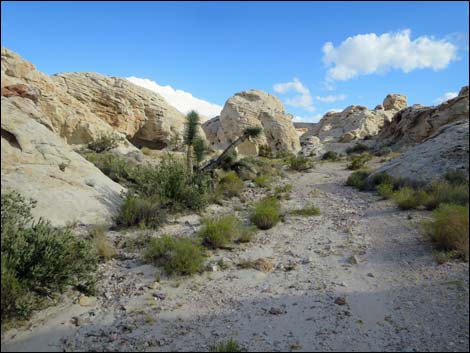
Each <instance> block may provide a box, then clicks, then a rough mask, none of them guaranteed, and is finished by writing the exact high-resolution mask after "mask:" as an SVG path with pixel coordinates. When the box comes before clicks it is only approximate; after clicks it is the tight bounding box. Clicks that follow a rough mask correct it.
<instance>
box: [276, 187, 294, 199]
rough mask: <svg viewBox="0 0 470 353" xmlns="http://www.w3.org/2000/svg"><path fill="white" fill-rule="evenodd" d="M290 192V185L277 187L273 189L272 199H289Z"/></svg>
mask: <svg viewBox="0 0 470 353" xmlns="http://www.w3.org/2000/svg"><path fill="white" fill-rule="evenodd" d="M291 192H292V184H285V185H279V186H276V187H275V188H274V197H276V198H277V199H279V200H281V199H289V197H290V194H291Z"/></svg>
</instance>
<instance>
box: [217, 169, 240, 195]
mask: <svg viewBox="0 0 470 353" xmlns="http://www.w3.org/2000/svg"><path fill="white" fill-rule="evenodd" d="M244 188H245V184H244V183H243V180H241V179H240V178H239V177H238V175H237V173H235V172H228V173H227V174H225V175H224V176H223V177H222V178H221V179H220V181H219V184H218V185H217V189H216V193H218V194H222V195H223V196H226V197H233V196H239V195H240V194H241V193H242V192H243V189H244Z"/></svg>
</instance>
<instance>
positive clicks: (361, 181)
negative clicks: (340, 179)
mask: <svg viewBox="0 0 470 353" xmlns="http://www.w3.org/2000/svg"><path fill="white" fill-rule="evenodd" d="M370 174H371V171H370V170H368V169H362V170H357V171H355V172H353V173H352V174H351V175H350V176H349V177H348V179H347V180H346V185H347V186H352V187H353V188H356V189H358V190H361V191H363V190H366V188H367V183H366V180H367V178H368V177H369V175H370Z"/></svg>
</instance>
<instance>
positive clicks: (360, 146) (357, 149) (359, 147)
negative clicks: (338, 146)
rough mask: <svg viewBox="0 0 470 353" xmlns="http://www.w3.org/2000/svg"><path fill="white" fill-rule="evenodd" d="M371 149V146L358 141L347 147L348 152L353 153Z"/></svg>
mask: <svg viewBox="0 0 470 353" xmlns="http://www.w3.org/2000/svg"><path fill="white" fill-rule="evenodd" d="M367 151H369V147H368V146H367V145H365V144H363V143H357V144H355V145H354V146H352V147H348V148H347V149H346V153H347V154H353V153H363V152H367Z"/></svg>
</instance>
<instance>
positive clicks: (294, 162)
mask: <svg viewBox="0 0 470 353" xmlns="http://www.w3.org/2000/svg"><path fill="white" fill-rule="evenodd" d="M289 167H290V169H292V170H296V171H303V170H307V169H311V168H313V160H312V159H311V158H308V157H305V156H297V157H292V158H291V159H289Z"/></svg>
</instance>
